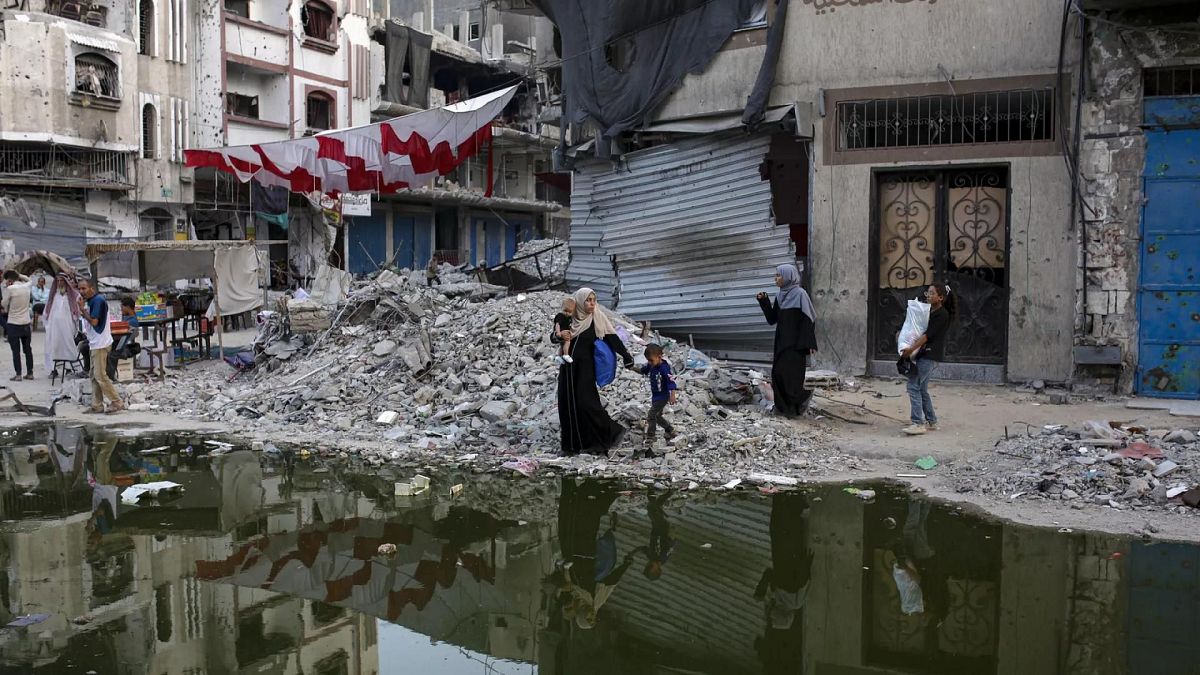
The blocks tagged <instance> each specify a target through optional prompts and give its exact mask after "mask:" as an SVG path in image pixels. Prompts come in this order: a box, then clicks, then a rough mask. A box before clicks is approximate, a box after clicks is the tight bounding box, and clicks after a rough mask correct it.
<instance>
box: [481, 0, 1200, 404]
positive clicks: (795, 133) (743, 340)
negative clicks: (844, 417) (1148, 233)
mask: <svg viewBox="0 0 1200 675" xmlns="http://www.w3.org/2000/svg"><path fill="white" fill-rule="evenodd" d="M513 2H515V0H508V1H507V2H502V3H501V5H502V6H503V5H505V4H512V3H513ZM532 4H534V5H536V6H537V7H538V8H539V9H540V10H542V11H543V12H545V14H546V15H547V16H548V17H549V18H550V19H551V20H552V21H553V22H554V23H555V25H556V27H557V29H558V31H559V33H560V34H561V40H562V43H563V45H565V49H564V53H563V54H562V56H563V66H562V67H563V74H562V77H563V87H564V92H565V96H566V99H567V105H566V110H567V115H568V119H569V122H570V129H571V132H572V133H573V134H574V137H575V138H576V139H578V140H579V141H580V142H576V143H575V144H573V145H571V146H570V147H564V148H563V153H562V155H561V160H562V162H563V163H564V164H565V165H567V166H570V167H572V168H573V170H574V187H573V194H572V200H573V208H572V217H573V221H572V232H571V250H572V261H571V267H570V271H569V273H568V279H569V281H570V282H571V283H572V284H577V285H584V284H586V285H591V286H593V287H596V288H597V289H600V290H601V293H602V296H603V297H602V300H603V301H604V302H609V303H612V304H614V305H616V306H618V307H619V308H620V309H621V310H622V311H623V312H625V313H628V314H630V315H632V316H635V317H637V318H639V319H645V320H650V321H652V322H653V323H654V325H655V327H656V328H659V329H660V330H663V331H665V332H667V333H672V334H674V335H676V336H677V337H680V338H683V339H687V338H689V337H691V338H693V339H694V340H695V341H696V342H697V343H698V344H699V343H703V344H705V345H706V346H707V347H709V348H710V349H712V350H714V351H716V352H718V353H722V354H725V355H729V356H744V357H754V356H755V355H765V353H766V352H768V351H769V346H770V340H771V333H770V329H769V327H768V326H766V325H765V323H764V322H763V321H762V317H761V314H760V313H759V311H758V308H757V306H756V305H755V302H754V299H753V295H754V293H755V292H757V291H767V290H770V288H771V285H772V273H773V267H774V266H775V265H776V264H778V263H781V262H788V261H793V260H795V261H796V262H798V263H799V264H800V265H801V266H802V268H803V269H804V278H805V284H806V286H807V287H808V288H809V291H810V293H811V295H812V298H813V302H814V305H815V306H816V311H817V321H816V322H817V330H818V340H819V343H820V349H819V351H818V353H817V354H816V355H815V357H814V359H815V363H816V364H817V365H819V366H822V367H831V368H835V369H837V370H838V371H839V372H842V373H844V374H852V373H877V374H894V373H895V365H894V364H895V360H896V346H895V335H896V333H897V331H898V329H899V327H900V325H901V323H902V322H903V320H904V315H905V305H906V302H907V301H908V300H909V299H912V298H915V297H918V296H919V295H920V294H921V293H922V292H923V290H924V288H925V287H926V286H927V285H928V284H930V283H932V282H934V281H945V282H947V283H948V284H949V285H950V287H951V288H952V293H954V294H955V295H956V296H957V298H956V299H957V301H958V307H959V317H958V320H957V322H956V323H955V325H954V327H953V328H952V330H951V335H950V336H949V340H948V344H947V355H946V363H944V364H943V366H942V368H940V369H939V374H938V375H939V376H940V377H943V378H949V379H963V380H973V381H982V382H1028V381H1035V380H1042V381H1046V382H1062V383H1071V382H1078V381H1081V380H1094V379H1096V378H1098V377H1106V378H1108V377H1117V376H1119V377H1120V384H1121V385H1123V387H1124V388H1125V389H1126V390H1129V389H1130V387H1131V386H1133V385H1135V384H1136V385H1137V386H1136V387H1135V388H1136V389H1137V390H1138V391H1141V392H1143V393H1148V394H1153V393H1169V394H1172V395H1175V394H1178V395H1184V396H1190V397H1193V398H1194V397H1196V396H1197V395H1200V386H1198V385H1197V381H1196V377H1197V376H1196V375H1195V373H1194V372H1193V371H1194V368H1195V366H1194V364H1195V363H1196V361H1197V360H1196V359H1195V358H1194V350H1195V349H1196V348H1197V347H1196V346H1195V345H1196V342H1195V340H1196V339H1197V338H1198V337H1200V330H1197V329H1196V327H1195V325H1193V322H1190V321H1189V325H1187V326H1186V327H1184V324H1183V323H1182V321H1183V318H1186V316H1185V315H1180V316H1179V317H1176V316H1174V315H1172V318H1171V319H1169V320H1165V322H1160V323H1162V326H1163V327H1164V328H1167V327H1169V326H1173V328H1171V330H1175V331H1176V332H1175V333H1170V332H1169V331H1168V332H1167V334H1164V333H1162V332H1161V331H1159V332H1154V331H1155V330H1157V329H1154V328H1151V327H1149V326H1148V325H1147V314H1146V313H1147V312H1157V313H1160V314H1163V315H1165V313H1166V312H1167V309H1166V308H1162V309H1161V310H1160V309H1158V308H1151V307H1150V306H1149V305H1147V304H1146V303H1142V304H1141V305H1138V304H1137V296H1138V293H1139V289H1141V291H1142V294H1147V293H1148V294H1150V295H1153V293H1154V292H1156V291H1157V290H1162V289H1161V287H1156V286H1155V285H1154V284H1155V283H1158V281H1159V280H1157V279H1151V278H1149V277H1147V275H1148V274H1151V272H1149V271H1147V270H1146V269H1142V271H1141V272H1140V273H1139V271H1138V264H1137V262H1136V258H1137V257H1138V255H1137V251H1136V242H1137V241H1138V239H1139V228H1140V227H1141V225H1140V223H1141V221H1142V220H1143V218H1142V214H1141V212H1140V207H1139V204H1140V200H1142V195H1143V189H1142V178H1143V177H1142V168H1143V166H1150V165H1151V159H1152V156H1153V155H1154V152H1153V148H1154V143H1153V141H1154V133H1156V132H1153V131H1149V130H1148V131H1146V132H1145V134H1143V130H1142V125H1143V119H1144V117H1143V116H1144V115H1159V116H1161V115H1164V113H1163V112H1161V106H1173V108H1172V110H1175V111H1180V110H1183V109H1189V110H1192V111H1194V110H1195V106H1194V104H1193V105H1192V107H1191V108H1187V106H1186V105H1184V104H1183V103H1181V102H1180V100H1181V99H1180V97H1186V96H1191V95H1194V94H1195V93H1197V92H1195V91H1191V90H1187V91H1183V90H1182V89H1180V87H1181V86H1184V85H1180V84H1178V82H1179V81H1181V80H1180V79H1179V75H1178V73H1179V72H1184V73H1187V74H1189V77H1190V76H1191V74H1194V73H1195V70H1194V68H1191V69H1188V68H1184V69H1182V70H1176V71H1170V72H1172V73H1176V74H1175V75H1173V76H1172V77H1174V78H1175V79H1171V80H1170V81H1171V82H1172V84H1171V85H1169V87H1168V89H1161V88H1160V89H1152V90H1151V89H1147V90H1146V91H1147V92H1151V91H1153V92H1154V93H1147V96H1146V99H1145V101H1146V104H1145V106H1143V102H1142V80H1143V77H1145V78H1148V79H1147V82H1153V83H1155V84H1153V85H1150V86H1152V87H1156V86H1165V85H1158V84H1157V83H1158V82H1159V81H1160V80H1159V79H1156V76H1157V75H1158V74H1160V73H1166V72H1167V71H1158V70H1155V69H1156V68H1158V67H1160V66H1161V67H1174V68H1178V66H1179V64H1185V65H1186V64H1187V63H1189V61H1188V59H1189V58H1190V59H1192V61H1191V63H1195V62H1196V56H1197V54H1196V53H1195V44H1196V41H1195V39H1194V32H1195V29H1196V17H1195V16H1194V14H1195V13H1194V12H1192V13H1191V15H1190V16H1189V15H1188V13H1187V10H1186V9H1185V10H1182V11H1180V12H1178V13H1177V14H1175V15H1173V16H1172V15H1170V14H1167V13H1164V12H1163V11H1162V9H1161V7H1155V8H1153V9H1146V10H1144V11H1142V12H1141V14H1140V15H1139V16H1140V18H1138V17H1133V18H1131V19H1130V22H1133V23H1137V21H1138V20H1140V21H1141V22H1143V24H1145V23H1146V22H1148V21H1151V19H1150V17H1156V18H1155V19H1154V21H1157V22H1159V23H1160V24H1161V23H1162V22H1163V21H1166V22H1167V23H1166V24H1165V25H1160V27H1159V28H1158V29H1156V30H1157V32H1156V30H1152V29H1151V28H1150V27H1147V26H1145V25H1143V26H1141V27H1139V28H1136V29H1134V28H1127V27H1125V25H1124V24H1123V23H1121V22H1120V21H1121V20H1120V19H1114V18H1110V14H1112V13H1113V12H1114V11H1117V14H1120V11H1119V10H1123V9H1131V8H1144V7H1150V6H1151V5H1163V4H1170V3H1163V2H1124V3H1123V2H1120V1H1109V0H1096V1H1095V2H1093V3H1087V2H1085V3H1084V6H1083V7H1078V6H1076V5H1075V4H1074V3H1069V2H1068V3H1048V2H1044V1H1037V0H1018V1H1017V2H1015V3H1006V4H1005V5H1004V6H1000V5H998V4H997V3H992V2H986V1H985V0H963V1H962V2H955V3H933V2H898V1H897V2H872V3H863V2H851V1H845V0H794V1H791V2H789V1H788V0H768V1H765V2H755V1H754V0H725V1H722V2H674V3H666V4H663V5H661V6H656V7H655V8H654V9H653V10H651V11H647V10H646V9H645V8H644V7H642V6H641V4H642V3H632V2H628V1H627V0H607V1H605V2H598V3H594V4H592V5H590V6H589V8H585V9H579V8H578V3H572V2H568V1H567V0H532ZM1122 5H1129V6H1133V7H1122ZM1181 23H1186V24H1187V25H1188V26H1190V30H1191V31H1192V34H1193V38H1191V39H1190V40H1189V38H1188V37H1187V36H1186V35H1184V36H1182V37H1180V36H1176V37H1174V38H1170V39H1168V36H1169V35H1170V34H1171V31H1172V30H1179V26H1180V24H1181ZM1080 25H1083V29H1084V32H1083V33H1082V35H1083V36H1086V37H1081V34H1080V33H1079V27H1080ZM947 27H953V30H950V29H948V28H947ZM1136 31H1140V32H1138V33H1137V35H1136V36H1134V33H1135V32H1136ZM935 35H936V36H938V37H937V38H936V39H927V38H931V37H932V36H935ZM1081 45H1082V49H1083V52H1082V54H1084V58H1083V59H1082V64H1083V67H1082V68H1081V56H1080V54H1081V51H1080V49H1081ZM1172 45H1174V46H1172ZM1185 45H1190V48H1189V47H1186V46H1185ZM1189 49H1190V50H1191V51H1190V52H1189V51H1188V50H1189ZM1081 72H1082V73H1084V74H1085V78H1084V80H1083V82H1084V87H1085V90H1084V96H1083V97H1082V101H1083V107H1082V113H1081V112H1080V107H1079V105H1078V104H1079V102H1080V101H1081V98H1080V97H1079V96H1077V90H1078V89H1079V81H1080V80H1079V75H1080V73H1081ZM1187 82H1189V83H1191V82H1196V84H1197V85H1200V81H1198V80H1197V79H1195V78H1193V79H1188V80H1187ZM1186 86H1193V85H1191V84H1189V85H1186ZM1186 86H1185V88H1186ZM1166 91H1169V92H1170V94H1169V95H1170V96H1174V97H1176V98H1175V99H1173V100H1174V102H1173V103H1155V101H1153V100H1152V99H1161V98H1162V97H1163V96H1166V95H1167V94H1164V93H1162V92H1166ZM1193 100H1194V99H1193ZM1152 104H1153V105H1152ZM1154 106H1159V107H1155V110H1154V111H1151V112H1146V111H1149V110H1150V108H1151V107H1154ZM1172 114H1174V113H1172ZM1080 115H1082V118H1080ZM1168 117H1169V118H1170V119H1168V121H1167V124H1168V127H1169V126H1170V125H1176V126H1179V125H1183V126H1186V125H1187V124H1192V125H1194V124H1195V120H1194V119H1193V120H1192V121H1191V122H1187V121H1184V120H1180V119H1175V117H1170V115H1168ZM1193 117H1194V115H1193ZM1172 133H1173V134H1174V135H1173V136H1171V137H1170V138H1169V139H1165V140H1164V146H1163V147H1164V148H1165V149H1164V150H1163V152H1164V153H1178V152H1186V148H1187V147H1191V148H1192V150H1191V152H1193V153H1194V152H1195V150H1194V147H1195V145H1194V144H1192V145H1191V146H1188V145H1187V144H1186V142H1185V141H1184V137H1185V136H1186V134H1187V133H1194V132H1186V133H1179V131H1177V130H1174V129H1173V132H1172ZM1143 135H1145V136H1148V137H1149V139H1148V141H1149V142H1148V145H1149V147H1150V150H1148V151H1147V150H1143V148H1144V147H1146V146H1147V140H1144V139H1143ZM589 138H590V140H589ZM1076 141H1079V145H1081V146H1082V151H1081V154H1082V156H1081V157H1079V158H1078V160H1077V161H1076V160H1074V158H1073V153H1072V148H1073V146H1075V144H1076ZM1147 153H1149V154H1147ZM1190 156H1191V157H1193V159H1192V160H1190V162H1189V161H1188V160H1187V159H1186V158H1176V159H1177V160H1178V161H1175V162H1166V163H1168V164H1171V166H1173V167H1175V168H1174V169H1173V170H1175V171H1186V167H1188V166H1190V165H1191V164H1193V163H1194V162H1195V160H1194V154H1193V155H1190ZM1146 157H1151V159H1146ZM1075 166H1079V168H1080V172H1079V173H1080V181H1079V184H1080V187H1079V190H1074V189H1073V187H1072V186H1073V182H1074V179H1073V178H1072V176H1074V175H1076V174H1075V172H1074V167H1075ZM1162 177H1163V178H1164V180H1166V179H1169V182H1168V183H1164V184H1165V185H1169V188H1164V189H1171V190H1183V191H1185V192H1186V191H1188V190H1194V189H1195V185H1196V183H1195V181H1194V178H1188V177H1187V176H1183V175H1180V176H1176V175H1173V174H1170V173H1169V172H1168V173H1166V174H1164V175H1163V176H1162ZM1189 180H1190V181H1191V182H1188V181H1189ZM1147 190H1150V187H1149V186H1147ZM1187 194H1193V195H1194V192H1188V193H1187ZM1076 195H1078V196H1080V197H1082V198H1081V199H1075V196H1076ZM1177 198H1179V199H1182V196H1179V197H1177ZM1192 201H1193V202H1194V201H1195V200H1194V199H1193V200H1192ZM1173 203H1177V204H1182V203H1183V202H1182V201H1180V202H1173ZM1151 211H1153V208H1152V207H1151ZM1151 217H1152V216H1151V215H1149V214H1148V215H1147V216H1146V218H1147V219H1149V218H1151ZM1190 217H1191V223H1192V224H1191V225H1189V226H1188V228H1190V229H1189V230H1188V231H1189V232H1190V234H1187V233H1180V232H1178V231H1176V230H1171V232H1169V233H1164V234H1165V235H1166V236H1168V237H1183V238H1180V239H1177V240H1176V241H1175V243H1176V245H1175V246H1174V248H1172V250H1174V251H1176V254H1177V255H1178V256H1180V259H1179V260H1178V261H1174V259H1172V260H1173V262H1172V265H1170V267H1171V269H1172V270H1176V271H1177V270H1178V269H1183V268H1188V267H1189V266H1190V267H1191V268H1194V266H1195V263H1189V264H1187V265H1182V267H1181V266H1180V265H1179V264H1176V262H1178V263H1184V262H1185V261H1184V260H1183V258H1182V256H1184V255H1185V254H1184V253H1183V252H1182V251H1183V249H1184V248H1185V246H1184V244H1185V243H1186V241H1187V240H1186V237H1188V236H1190V237H1193V239H1192V240H1191V241H1193V242H1194V241H1195V240H1194V237H1195V235H1196V232H1197V225H1196V224H1195V217H1194V215H1191V216H1190ZM1177 222H1178V221H1177ZM1085 244H1086V245H1085ZM1198 248H1200V247H1197V246H1195V245H1194V243H1193V244H1192V245H1191V247H1190V249H1188V250H1190V251H1193V253H1191V254H1190V255H1193V256H1194V255H1195V254H1194V251H1195V250H1197V249H1198ZM1144 254H1145V252H1144V253H1143V255H1144ZM1084 256H1087V260H1086V261H1084V259H1083V258H1084ZM1084 269H1086V270H1087V272H1086V274H1085V273H1084V272H1083V270H1084ZM1156 269H1157V268H1156ZM1176 273H1177V272H1172V274H1176ZM1139 274H1140V275H1141V277H1139ZM1187 274H1190V273H1184V276H1187ZM1139 278H1140V279H1141V280H1140V281H1139ZM1085 279H1086V283H1085V281H1084V280H1085ZM1174 281H1175V282H1177V281H1179V280H1178V279H1175V280H1174ZM1171 283H1174V282H1171ZM1188 283H1191V282H1188ZM1139 284H1141V285H1139ZM1177 290H1180V291H1186V292H1192V291H1187V290H1186V289H1177ZM1084 296H1086V299H1085V297H1084ZM1136 307H1141V311H1142V317H1141V321H1140V322H1139V320H1138V317H1137V316H1136V315H1135V308H1136ZM1191 311H1194V309H1193V310H1191ZM1139 323H1140V325H1141V328H1140V329H1139V328H1138V327H1137V326H1138V325H1139ZM1139 330H1140V331H1141V335H1142V341H1143V346H1142V350H1141V352H1140V354H1139V352H1138V347H1137V343H1138V332H1139ZM1148 337H1149V338H1150V339H1151V341H1147V338H1148ZM1160 338H1161V339H1160ZM1148 345H1157V346H1148ZM1105 347H1109V348H1108V349H1105ZM1112 348H1115V349H1116V351H1115V352H1114V351H1113V349H1112ZM1189 348H1190V349H1191V350H1193V352H1192V353H1193V358H1191V359H1190V363H1191V364H1192V366H1190V368H1192V371H1187V372H1191V373H1192V374H1191V375H1190V376H1189V375H1187V373H1186V372H1182V371H1180V373H1179V374H1178V375H1170V376H1168V377H1166V378H1165V379H1164V377H1162V376H1161V375H1160V376H1159V377H1158V378H1157V380H1156V382H1157V384H1151V383H1149V381H1148V380H1146V377H1147V376H1150V373H1151V371H1153V370H1154V368H1157V367H1158V366H1157V365H1154V366H1151V365H1150V363H1151V361H1152V360H1153V359H1155V358H1157V356H1158V355H1165V356H1164V359H1165V358H1166V357H1169V358H1170V359H1174V360H1176V361H1177V362H1181V363H1183V362H1188V359H1187V357H1186V353H1185V352H1187V350H1188V349H1189ZM1156 349H1157V352H1156V351H1155V350H1156ZM1164 349H1165V350H1166V351H1165V352H1164V351H1163V350H1164ZM1160 353H1161V354H1160ZM1164 359H1159V360H1160V361H1161V360H1164ZM1122 365H1123V366H1124V368H1123V369H1120V368H1113V366H1118V367H1119V366H1122ZM1148 368H1149V369H1148ZM1154 372H1159V371H1154ZM1122 373H1123V374H1122ZM1134 373H1145V375H1143V376H1142V377H1140V378H1139V377H1135V375H1134ZM1188 377H1191V379H1190V380H1188V379H1187V378H1188ZM1151 380H1154V377H1151ZM1135 381H1136V382H1135ZM1164 383H1166V384H1164Z"/></svg>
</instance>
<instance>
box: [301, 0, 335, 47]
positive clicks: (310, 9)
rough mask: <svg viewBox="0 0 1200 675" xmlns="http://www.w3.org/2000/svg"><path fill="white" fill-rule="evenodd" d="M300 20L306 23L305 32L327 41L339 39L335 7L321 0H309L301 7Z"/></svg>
mask: <svg viewBox="0 0 1200 675" xmlns="http://www.w3.org/2000/svg"><path fill="white" fill-rule="evenodd" d="M300 22H301V23H302V24H303V25H304V34H305V35H307V36H308V37H311V38H316V39H318V40H324V41H325V42H336V41H337V37H336V34H337V25H336V23H335V20H334V14H333V9H332V8H330V7H329V5H326V4H325V3H323V2H320V0H309V1H308V2H306V3H304V7H302V8H301V9H300Z"/></svg>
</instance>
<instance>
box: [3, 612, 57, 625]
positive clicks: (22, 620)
mask: <svg viewBox="0 0 1200 675" xmlns="http://www.w3.org/2000/svg"><path fill="white" fill-rule="evenodd" d="M49 618H50V615H49V614H26V615H25V616H18V617H17V618H15V619H13V620H12V621H9V622H8V623H7V624H5V625H7V626H8V627H9V628H25V627H27V626H34V625H37V624H39V623H41V622H43V621H45V620H46V619H49Z"/></svg>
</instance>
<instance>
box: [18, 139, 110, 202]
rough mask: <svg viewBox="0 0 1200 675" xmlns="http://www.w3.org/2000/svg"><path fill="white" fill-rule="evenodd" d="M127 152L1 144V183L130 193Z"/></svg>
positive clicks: (26, 144)
mask: <svg viewBox="0 0 1200 675" xmlns="http://www.w3.org/2000/svg"><path fill="white" fill-rule="evenodd" d="M128 161H129V153H124V152H115V151H111V150H95V149H92V148H74V147H69V146H63V145H56V146H52V147H47V146H45V145H40V144H33V143H0V183H3V184H5V185H30V186H44V187H62V188H83V189H93V190H131V189H133V182H132V181H131V180H130V178H129V172H128Z"/></svg>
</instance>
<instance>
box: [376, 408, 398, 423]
mask: <svg viewBox="0 0 1200 675" xmlns="http://www.w3.org/2000/svg"><path fill="white" fill-rule="evenodd" d="M399 418H400V413H398V412H396V411H395V410H385V411H383V412H381V413H379V418H378V419H376V420H375V423H376V424H388V425H391V424H395V423H396V420H397V419H399Z"/></svg>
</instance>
